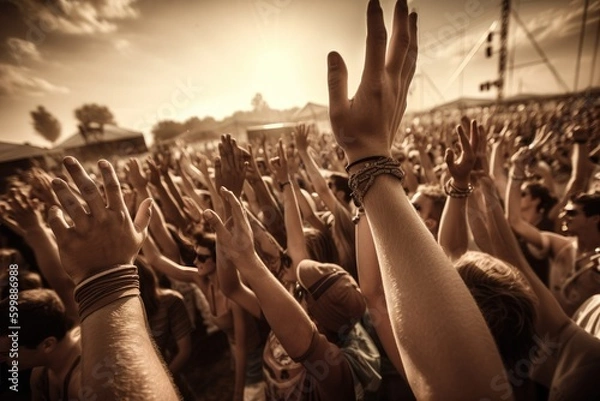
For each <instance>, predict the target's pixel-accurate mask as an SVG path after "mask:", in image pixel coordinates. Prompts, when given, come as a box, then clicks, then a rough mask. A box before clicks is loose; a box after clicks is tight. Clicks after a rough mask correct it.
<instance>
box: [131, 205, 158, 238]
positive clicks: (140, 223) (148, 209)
mask: <svg viewBox="0 0 600 401" xmlns="http://www.w3.org/2000/svg"><path fill="white" fill-rule="evenodd" d="M153 205H154V201H153V200H152V198H146V199H144V201H143V202H142V203H141V204H140V207H139V208H138V211H137V213H136V215H135V220H134V221H133V226H134V227H135V230H136V231H137V232H138V233H141V232H144V231H145V230H146V229H147V228H148V225H149V224H150V218H151V217H152V206H153Z"/></svg>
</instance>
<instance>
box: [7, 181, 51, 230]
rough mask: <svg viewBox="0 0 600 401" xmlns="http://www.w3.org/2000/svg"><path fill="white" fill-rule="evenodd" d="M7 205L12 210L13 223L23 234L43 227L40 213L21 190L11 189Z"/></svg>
mask: <svg viewBox="0 0 600 401" xmlns="http://www.w3.org/2000/svg"><path fill="white" fill-rule="evenodd" d="M8 204H9V206H10V208H11V210H12V217H13V219H14V222H15V223H16V224H18V226H19V227H20V228H21V229H22V230H23V231H24V232H27V231H29V230H33V229H37V228H40V227H44V225H45V222H44V219H43V217H42V215H41V213H40V211H39V210H38V208H37V207H36V206H35V205H34V203H33V202H32V200H31V199H29V198H28V197H27V196H26V195H25V194H24V193H23V191H22V190H20V189H16V188H13V189H12V190H11V191H10V197H9V199H8Z"/></svg>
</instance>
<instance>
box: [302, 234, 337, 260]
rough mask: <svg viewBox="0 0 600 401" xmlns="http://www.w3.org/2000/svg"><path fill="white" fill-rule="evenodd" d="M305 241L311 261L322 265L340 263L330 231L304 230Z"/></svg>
mask: <svg viewBox="0 0 600 401" xmlns="http://www.w3.org/2000/svg"><path fill="white" fill-rule="evenodd" d="M304 239H305V240H306V250H307V251H308V256H309V259H312V260H316V261H317V262H321V263H334V264H337V263H339V262H338V260H339V255H338V250H337V247H336V246H335V242H334V240H333V237H332V235H331V233H330V232H329V231H325V232H323V231H320V230H317V229H314V228H307V229H304Z"/></svg>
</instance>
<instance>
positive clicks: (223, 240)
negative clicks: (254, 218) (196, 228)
mask: <svg viewBox="0 0 600 401" xmlns="http://www.w3.org/2000/svg"><path fill="white" fill-rule="evenodd" d="M221 197H222V198H223V201H224V202H225V203H226V204H227V205H228V206H229V207H230V208H231V219H230V220H228V222H227V223H228V224H227V227H225V225H224V224H223V221H222V220H221V219H220V218H219V216H218V215H217V214H216V213H215V212H214V211H212V210H205V211H204V214H203V216H204V219H205V220H206V221H207V222H208V224H210V226H211V227H212V228H213V230H215V232H216V234H217V249H218V250H219V255H220V256H223V257H225V258H226V259H228V260H230V261H231V262H233V263H234V264H235V265H236V267H237V268H239V269H240V270H242V269H243V268H244V267H245V266H246V264H245V263H243V262H244V261H247V260H249V259H250V258H251V257H252V256H253V255H254V242H253V239H252V228H251V227H250V222H249V221H248V217H247V216H246V210H245V209H244V208H243V207H242V204H241V203H240V201H239V200H238V198H237V197H236V196H235V195H234V194H233V192H231V191H229V190H228V189H227V188H225V187H221ZM240 262H242V263H240Z"/></svg>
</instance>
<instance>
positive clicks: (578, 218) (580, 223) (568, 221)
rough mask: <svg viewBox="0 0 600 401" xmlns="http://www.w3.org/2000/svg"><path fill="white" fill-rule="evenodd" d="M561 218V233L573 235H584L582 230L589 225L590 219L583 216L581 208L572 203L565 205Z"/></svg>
mask: <svg viewBox="0 0 600 401" xmlns="http://www.w3.org/2000/svg"><path fill="white" fill-rule="evenodd" d="M559 218H560V219H561V226H560V229H561V231H562V232H564V233H567V234H571V235H577V234H580V233H582V230H583V229H585V228H586V227H587V226H588V225H589V224H588V223H589V222H588V220H589V219H588V218H587V217H586V216H585V214H583V210H582V209H581V206H580V205H576V204H574V203H573V202H571V201H569V202H568V203H567V204H566V205H565V207H564V208H563V211H562V212H561V213H560V215H559Z"/></svg>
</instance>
